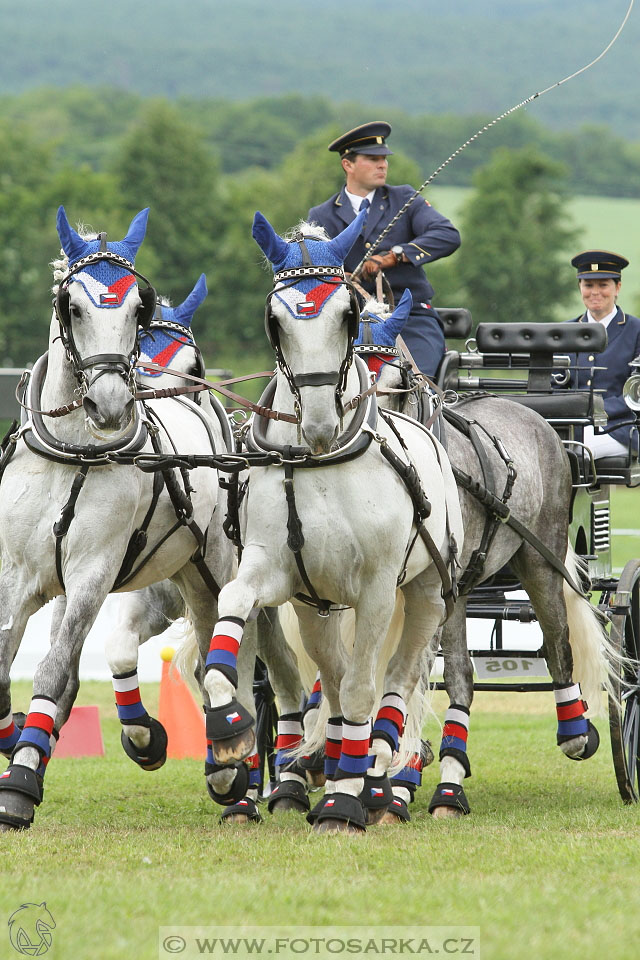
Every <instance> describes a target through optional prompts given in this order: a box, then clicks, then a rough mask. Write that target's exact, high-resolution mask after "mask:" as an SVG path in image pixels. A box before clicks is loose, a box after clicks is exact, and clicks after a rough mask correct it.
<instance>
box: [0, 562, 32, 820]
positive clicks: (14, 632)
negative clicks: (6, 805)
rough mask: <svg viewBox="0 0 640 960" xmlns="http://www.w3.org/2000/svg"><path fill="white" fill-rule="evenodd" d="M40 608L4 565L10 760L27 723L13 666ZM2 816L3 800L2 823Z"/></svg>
mask: <svg viewBox="0 0 640 960" xmlns="http://www.w3.org/2000/svg"><path fill="white" fill-rule="evenodd" d="M41 606H42V601H41V600H38V598H37V597H36V596H31V597H28V595H27V590H26V585H25V584H24V582H23V580H22V578H19V577H16V576H15V575H14V572H13V570H12V569H11V568H10V567H9V565H8V564H5V567H4V569H3V571H2V574H1V575H0V754H1V755H2V756H4V757H7V758H10V757H11V754H12V752H13V750H14V748H15V745H16V743H17V742H18V740H19V738H20V732H21V729H22V724H24V720H25V715H24V714H23V713H16V714H14V712H13V710H12V706H11V677H10V670H11V665H12V663H13V661H14V659H15V656H16V653H17V652H18V648H19V646H20V642H21V640H22V637H23V635H24V631H25V629H26V626H27V621H28V620H29V617H30V616H31V615H32V614H33V613H35V612H36V611H37V610H38V609H39V608H40V607H41ZM0 786H1V783H0ZM1 816H2V799H1V797H0V822H1Z"/></svg>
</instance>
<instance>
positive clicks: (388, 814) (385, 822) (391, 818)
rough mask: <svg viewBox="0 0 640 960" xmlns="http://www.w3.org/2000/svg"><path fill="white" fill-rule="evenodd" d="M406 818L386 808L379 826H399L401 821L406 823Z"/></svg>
mask: <svg viewBox="0 0 640 960" xmlns="http://www.w3.org/2000/svg"><path fill="white" fill-rule="evenodd" d="M406 822H407V821H406V819H405V818H403V817H399V816H398V815H397V814H395V813H393V811H392V810H385V812H384V813H383V814H382V816H381V817H380V819H379V820H378V824H379V826H382V827H387V826H391V827H397V826H398V824H399V823H406Z"/></svg>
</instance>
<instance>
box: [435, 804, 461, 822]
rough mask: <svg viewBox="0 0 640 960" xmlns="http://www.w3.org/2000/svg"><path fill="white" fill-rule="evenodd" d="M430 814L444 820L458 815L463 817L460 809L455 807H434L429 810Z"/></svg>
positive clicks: (456, 817)
mask: <svg viewBox="0 0 640 960" xmlns="http://www.w3.org/2000/svg"><path fill="white" fill-rule="evenodd" d="M431 816H432V817H435V818H436V820H446V819H451V818H454V819H456V820H457V819H458V817H463V816H464V813H463V812H462V810H457V809H456V808H455V807H434V808H433V810H432V811H431Z"/></svg>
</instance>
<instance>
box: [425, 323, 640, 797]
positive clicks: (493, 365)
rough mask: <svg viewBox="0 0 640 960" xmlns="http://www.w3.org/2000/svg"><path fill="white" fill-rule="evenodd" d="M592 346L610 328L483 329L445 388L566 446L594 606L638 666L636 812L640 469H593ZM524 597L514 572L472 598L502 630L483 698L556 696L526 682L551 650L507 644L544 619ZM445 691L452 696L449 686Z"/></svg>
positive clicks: (606, 465)
mask: <svg viewBox="0 0 640 960" xmlns="http://www.w3.org/2000/svg"><path fill="white" fill-rule="evenodd" d="M441 314H442V315H443V319H444V322H445V329H446V332H447V336H448V338H449V339H453V338H455V339H456V340H460V339H462V338H464V337H467V336H468V335H469V334H470V332H471V315H470V313H469V311H467V310H462V309H456V310H442V311H441ZM587 328H593V329H592V330H588V329H587ZM578 338H580V340H578ZM585 343H588V349H589V350H590V351H593V352H594V355H595V354H596V353H597V352H599V351H601V350H602V349H604V346H605V345H606V331H605V330H604V328H600V327H599V325H597V324H581V325H574V324H519V323H507V324H497V323H495V324H494V323H484V324H480V325H479V326H478V328H477V332H476V337H475V338H474V339H472V340H467V341H466V344H465V350H464V351H461V352H459V351H457V350H449V351H448V352H447V353H446V354H445V358H444V360H443V363H442V365H441V368H440V371H439V375H438V386H439V387H440V388H441V389H442V390H443V391H445V395H446V397H447V399H449V400H453V399H455V396H457V397H458V398H460V399H463V398H464V397H469V396H470V395H472V394H473V393H474V392H478V391H487V392H490V393H493V394H496V395H498V396H505V397H508V398H509V399H510V400H512V401H513V400H515V401H516V402H518V403H521V404H523V405H524V406H527V407H529V408H531V409H533V410H536V411H537V412H538V413H539V414H540V415H541V416H543V417H544V419H545V420H546V421H547V422H548V423H549V424H550V425H551V426H552V427H553V428H554V429H555V431H556V432H557V434H558V435H559V436H560V438H561V439H562V442H563V445H564V447H565V449H566V451H567V454H568V456H569V460H570V463H571V470H572V488H573V492H572V503H571V516H570V526H569V536H570V540H571V543H572V545H573V547H574V549H575V551H576V553H577V554H578V556H580V557H581V558H582V559H583V560H584V561H585V563H586V568H587V572H588V579H589V585H590V586H589V589H590V590H591V593H592V598H593V599H592V602H594V601H595V600H597V603H598V607H599V609H600V611H601V612H602V614H603V615H604V616H605V617H606V619H607V621H608V622H609V625H610V626H609V631H610V636H611V639H612V641H613V642H614V643H615V646H616V648H617V649H618V650H619V651H620V652H621V653H622V654H624V655H625V656H626V657H628V658H629V662H628V665H627V666H626V667H625V669H624V671H623V673H621V675H620V677H619V678H618V681H619V682H618V686H617V690H616V692H617V694H618V695H619V697H620V699H621V700H622V702H623V704H624V706H623V711H622V712H620V710H618V709H617V707H615V706H613V705H611V708H610V729H611V741H612V752H613V762H614V770H615V774H616V779H617V782H618V787H619V790H620V794H621V796H622V799H623V800H624V801H625V802H627V803H631V802H637V801H638V799H639V798H640V790H639V783H638V768H639V766H640V759H639V757H638V753H639V738H638V731H639V728H640V698H639V694H638V691H639V689H640V688H639V669H638V659H639V654H640V560H638V559H633V560H630V561H629V562H628V563H627V564H626V566H625V567H624V569H623V571H622V573H621V575H620V576H619V577H617V576H616V575H615V574H614V569H613V564H612V549H611V492H612V488H614V487H616V486H626V487H630V488H632V487H637V486H640V462H639V461H638V458H637V456H636V455H635V454H634V453H632V452H631V449H630V452H629V454H628V455H627V456H623V457H607V458H603V459H599V460H598V461H594V458H593V456H592V454H591V452H590V450H589V449H588V447H586V446H585V445H584V444H583V442H582V438H581V437H582V430H583V429H584V427H586V426H592V427H594V426H603V425H604V424H605V423H606V414H605V413H604V404H603V400H602V397H601V396H600V395H599V394H598V392H597V391H595V390H594V389H593V386H592V385H591V386H590V388H589V390H587V391H584V390H575V389H572V388H571V387H570V386H568V385H567V384H568V381H569V379H570V378H569V370H570V365H571V355H572V354H574V355H575V354H576V353H577V352H578V349H580V350H582V351H584V350H585V345H584V344H585ZM636 416H637V417H638V414H636ZM636 429H637V428H636ZM521 591H522V586H521V584H520V583H519V582H518V579H517V578H516V577H515V576H514V574H513V573H512V572H511V571H510V569H509V567H508V566H507V567H505V568H504V569H503V570H501V571H500V573H499V574H498V575H496V576H494V577H492V578H490V579H489V580H487V581H485V582H483V583H482V584H481V585H479V586H477V587H475V588H474V589H473V590H472V591H471V593H470V595H469V598H468V603H467V617H468V618H470V619H481V620H488V621H492V622H493V628H492V632H491V640H490V643H489V647H488V648H487V649H470V655H471V657H472V658H473V662H474V666H475V671H476V674H477V675H478V678H479V679H478V680H477V681H476V682H474V690H499V691H505V690H512V691H517V692H530V691H541V690H551V689H552V688H553V685H552V683H551V682H548V681H545V680H542V681H541V680H539V679H536V680H533V679H528V678H527V676H526V674H527V673H529V674H530V675H531V676H536V677H537V676H541V675H542V674H546V669H545V668H544V663H543V661H544V654H543V650H542V647H539V648H538V649H534V650H529V651H527V650H522V649H518V650H511V649H509V648H508V646H506V645H505V640H504V631H503V625H504V623H505V622H507V621H517V622H520V623H531V622H533V621H535V620H536V615H535V611H534V609H533V606H532V604H531V603H530V601H529V599H528V598H527V597H526V596H525V598H522V597H518V596H516V597H514V596H513V595H514V594H518V592H521ZM510 671H514V672H513V673H511V676H516V675H522V676H523V679H518V680H509V679H505V678H507V677H509V673H510ZM492 673H493V676H492ZM487 678H490V679H487ZM436 687H437V688H438V689H444V684H440V683H438V684H436Z"/></svg>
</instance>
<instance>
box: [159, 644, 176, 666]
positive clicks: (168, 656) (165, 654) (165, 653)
mask: <svg viewBox="0 0 640 960" xmlns="http://www.w3.org/2000/svg"><path fill="white" fill-rule="evenodd" d="M175 652H176V651H175V650H174V649H173V647H163V648H162V650H161V651H160V659H161V660H165V661H166V662H167V663H170V662H171V661H172V660H173V657H174V654H175Z"/></svg>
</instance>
